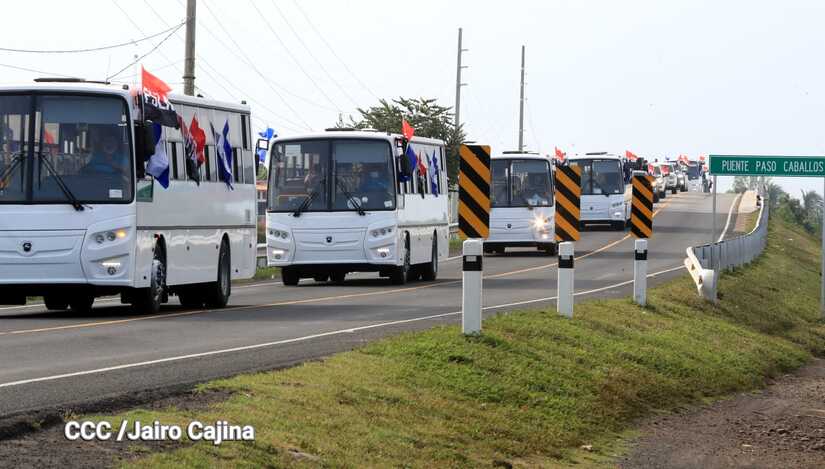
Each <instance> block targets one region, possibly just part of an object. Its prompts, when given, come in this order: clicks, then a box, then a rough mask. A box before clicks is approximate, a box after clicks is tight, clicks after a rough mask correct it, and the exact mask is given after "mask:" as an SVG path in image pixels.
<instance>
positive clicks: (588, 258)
mask: <svg viewBox="0 0 825 469" xmlns="http://www.w3.org/2000/svg"><path fill="white" fill-rule="evenodd" d="M733 200H734V198H733V196H732V195H727V194H720V195H719V202H718V204H719V205H718V207H719V212H718V215H717V227H718V228H717V229H718V230H721V229H722V227H724V225H725V221H726V218H727V214H728V210H729V209H730V207H731V204H732V202H733ZM656 209H657V210H658V211H659V213H658V214H657V216H656V218H655V221H654V231H655V233H654V237H653V238H652V239H651V240H650V245H649V254H648V259H649V261H648V272H649V273H650V274H651V275H652V276H651V278H650V279H649V284H656V283H657V282H661V281H663V280H665V279H668V278H673V277H674V276H677V275H684V274H685V273H684V270H683V269H682V267H681V266H682V261H683V259H684V256H685V248H686V247H687V246H689V245H695V244H701V243H705V242H708V241H709V240H710V237H711V233H710V229H711V218H712V216H711V198H710V196H709V195H707V194H699V193H682V194H677V195H675V196H669V197H668V198H667V199H666V200H665V201H663V202H662V203H660V204H657V206H656ZM633 242H634V241H633V238H632V237H630V236H629V235H628V233H627V232H625V233H621V232H614V231H587V232H584V233H583V236H582V240H581V241H579V242H577V243H576V257H577V261H576V265H575V267H576V280H575V284H576V295H577V300H581V299H583V298H588V297H616V296H622V295H627V294H629V293H630V292H631V291H632V284H631V281H632V278H633V260H632V259H633ZM484 275H485V280H484V305H485V313H486V314H494V313H495V312H497V311H504V310H514V309H519V308H535V307H541V306H548V305H551V306H552V307H554V305H555V290H556V258H555V257H546V256H544V255H539V254H538V253H536V252H532V251H529V250H521V251H519V252H514V253H510V252H508V253H507V254H505V255H501V256H489V257H486V258H485V264H484ZM460 308H461V263H460V260H459V259H451V260H449V261H448V262H446V263H442V264H441V266H440V273H439V279H438V280H437V281H435V282H412V283H409V284H407V285H405V286H403V287H397V286H391V285H389V283H388V281H387V280H385V279H379V278H377V276H376V275H375V274H360V275H352V276H350V277H348V279H347V281H346V283H345V284H344V285H341V286H335V285H332V284H317V283H314V282H313V281H309V280H308V281H305V282H302V283H301V285H299V286H297V287H284V286H282V285H280V283H279V282H273V281H270V282H265V283H259V284H250V285H242V286H235V287H234V288H233V295H232V299H231V303H230V307H228V308H226V309H223V310H208V311H192V310H186V309H183V308H181V307H179V306H174V305H172V306H169V307H167V308H166V309H164V310H162V311H161V314H159V315H156V316H146V315H134V314H133V313H132V311H131V310H130V308H129V307H127V306H122V305H120V304H119V302H116V301H114V300H103V301H99V302H98V303H96V308H95V310H94V311H93V313H92V314H91V315H84V316H78V315H73V314H71V313H65V312H64V313H59V314H57V313H52V312H47V311H45V310H44V309H43V307H42V306H37V305H31V306H28V307H22V308H21V307H14V308H4V307H0V420H2V419H4V418H8V417H9V416H12V415H15V414H19V413H23V412H28V411H34V410H42V409H54V408H59V409H66V408H71V407H72V406H76V405H87V404H89V403H91V402H96V401H100V400H105V399H109V398H116V397H117V396H123V395H126V394H132V393H139V392H143V391H147V390H157V389H164V388H168V387H171V386H177V385H184V384H190V383H195V382H200V381H204V380H208V379H213V378H217V377H223V376H228V375H232V374H236V373H239V372H246V371H255V370H264V369H273V368H278V367H283V366H289V365H292V364H295V363H299V362H302V361H305V360H308V359H312V358H317V357H321V356H325V355H329V354H331V353H334V352H337V351H342V350H347V349H351V348H353V347H355V346H358V345H359V344H362V343H364V342H366V341H369V340H374V339H376V338H380V337H383V336H386V335H389V334H393V333H397V332H399V331H407V330H418V329H423V328H427V327H431V326H433V325H435V324H443V323H455V322H458V321H459V320H460V314H459V311H460Z"/></svg>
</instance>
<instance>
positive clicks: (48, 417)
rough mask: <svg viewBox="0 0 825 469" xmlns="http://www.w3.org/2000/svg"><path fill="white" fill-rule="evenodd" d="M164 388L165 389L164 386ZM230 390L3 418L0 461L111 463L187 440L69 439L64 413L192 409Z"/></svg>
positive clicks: (19, 465)
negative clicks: (65, 432) (138, 408)
mask: <svg viewBox="0 0 825 469" xmlns="http://www.w3.org/2000/svg"><path fill="white" fill-rule="evenodd" d="M165 392H167V393H168V390H167V391H165ZM229 396H231V393H230V392H227V391H212V390H210V391H203V392H196V391H195V390H194V389H192V388H188V389H186V390H181V391H179V392H176V393H174V394H171V395H165V396H163V397H158V395H157V394H155V393H143V394H140V395H133V396H129V397H120V398H117V399H116V400H110V401H104V402H98V403H95V404H94V405H93V406H92V407H84V408H82V409H81V408H72V409H63V410H52V411H48V412H38V413H32V414H24V415H19V416H15V417H13V418H11V419H5V420H4V421H2V422H1V423H0V461H2V464H0V465H1V466H3V467H15V468H40V467H64V468H75V467H77V468H86V467H112V466H116V465H118V464H119V463H121V462H123V461H126V460H130V459H135V458H138V457H141V456H145V455H146V454H147V453H152V452H156V451H162V450H168V449H171V448H179V447H181V445H185V444H186V443H181V442H175V441H167V442H132V441H122V442H117V441H112V440H110V441H70V440H67V439H66V438H65V437H64V434H63V429H64V425H63V424H64V422H65V419H66V418H67V417H65V416H66V415H78V414H88V413H113V412H117V411H121V410H124V409H129V408H133V407H136V406H141V407H143V408H146V409H150V410H151V409H164V408H168V407H176V408H178V409H184V410H192V411H195V410H199V409H203V408H206V407H208V406H209V405H210V404H212V403H214V402H219V401H223V400H226V399H228V398H229ZM112 423H113V425H115V423H114V422H112ZM117 425H119V424H117ZM117 425H115V426H117Z"/></svg>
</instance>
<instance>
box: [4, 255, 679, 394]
mask: <svg viewBox="0 0 825 469" xmlns="http://www.w3.org/2000/svg"><path fill="white" fill-rule="evenodd" d="M683 268H684V266H679V267H673V268H670V269H667V270H662V271H659V272H654V273H652V274H649V275H648V277H656V276H658V275H661V274H665V273H668V272H674V271H676V270H680V269H683ZM631 283H633V281H632V280H628V281H626V282H620V283H616V284H613V285H608V286H606V287H601V288H596V289H593V290H587V291H583V292H578V293H575V295H576V296H580V295H588V294H592V293H598V292H602V291H605V290H610V289H613V288H619V287H622V286H625V285H628V284H631ZM556 298H557V297H555V296H551V297H546V298H538V299H534V300H526V301H519V302H515V303H507V304H501V305H495V306H487V307H485V308H483V309H484V310H490V309H500V308H508V307H511V306H521V305H526V304H530V303H541V302H545V301H550V300H554V299H556ZM458 314H461V311H454V312H452V313H443V314H433V315H430V316H422V317H418V318H411V319H402V320H398V321H390V322H382V323H377V324H370V325H368V326H360V327H353V328H351V329H341V330H336V331H329V332H321V333H318V334H312V335H307V336H303V337H295V338H292V339H284V340H277V341H273V342H265V343H262V344H254V345H245V346H242V347H233V348H227V349H220V350H212V351H209V352H201V353H192V354H188V355H178V356H175V357H167V358H160V359H157V360H149V361H143V362H137V363H126V364H123V365H115V366H109V367H105V368H97V369H93V370H85V371H77V372H73V373H64V374H59V375H52V376H43V377H41V378H31V379H23V380H19V381H11V382H8V383H0V388H10V387H14V386H21V385H24V384H32V383H42V382H45V381H55V380H59V379H64V378H75V377H78V376H88V375H94V374H101V373H107V372H110V371H118V370H126V369H130V368H137V367H142V366H149V365H158V364H162V363H170V362H176V361H182V360H190V359H193V358H203V357H209V356H214V355H223V354H227V353H235V352H245V351H249V350H256V349H261V348H266V347H274V346H276V345H285V344H292V343H297V342H305V341H307V340H312V339H319V338H322V337H329V336H334V335H341V334H352V333H354V332H359V331H366V330H370V329H377V328H379V327H389V326H396V325H399V324H409V323H412V322H418V321H429V320H432V319H439V318H444V317H448V316H455V315H458Z"/></svg>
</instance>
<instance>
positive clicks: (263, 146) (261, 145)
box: [255, 138, 269, 174]
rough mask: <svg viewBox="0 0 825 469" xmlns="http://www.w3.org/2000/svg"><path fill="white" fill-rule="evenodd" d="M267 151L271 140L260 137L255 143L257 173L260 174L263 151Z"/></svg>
mask: <svg viewBox="0 0 825 469" xmlns="http://www.w3.org/2000/svg"><path fill="white" fill-rule="evenodd" d="M267 151H269V140H267V139H265V138H259V139H258V141H257V142H256V143H255V174H258V171H260V169H261V156H260V155H261V152H263V154H264V155H266V152H267Z"/></svg>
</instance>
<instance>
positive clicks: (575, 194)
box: [555, 165, 582, 318]
mask: <svg viewBox="0 0 825 469" xmlns="http://www.w3.org/2000/svg"><path fill="white" fill-rule="evenodd" d="M555 173H556V181H555V182H556V218H555V220H556V242H557V243H558V245H559V268H558V274H557V279H556V294H557V295H558V298H557V299H556V311H558V312H559V314H561V315H563V316H565V317H568V318H572V317H573V282H574V270H573V262H574V257H575V247H574V241H578V240H579V237H580V234H579V221H580V219H581V194H582V179H581V178H582V172H581V167H579V165H563V166H558V167H556V171H555Z"/></svg>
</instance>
